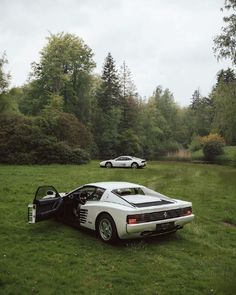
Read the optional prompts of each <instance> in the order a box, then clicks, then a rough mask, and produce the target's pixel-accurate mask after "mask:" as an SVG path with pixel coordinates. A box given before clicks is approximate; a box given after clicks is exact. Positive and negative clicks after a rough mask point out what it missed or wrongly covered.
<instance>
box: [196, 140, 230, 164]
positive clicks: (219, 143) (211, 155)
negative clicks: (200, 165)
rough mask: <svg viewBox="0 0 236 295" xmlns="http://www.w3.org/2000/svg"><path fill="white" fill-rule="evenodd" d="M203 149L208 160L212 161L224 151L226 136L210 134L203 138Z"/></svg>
mask: <svg viewBox="0 0 236 295" xmlns="http://www.w3.org/2000/svg"><path fill="white" fill-rule="evenodd" d="M201 142H202V150H203V154H204V157H205V159H206V160H209V161H212V160H214V159H215V158H216V156H218V155H221V154H223V153H224V150H223V148H224V145H225V141H224V138H223V137H221V136H220V135H219V134H209V135H208V136H203V137H202V138H201Z"/></svg>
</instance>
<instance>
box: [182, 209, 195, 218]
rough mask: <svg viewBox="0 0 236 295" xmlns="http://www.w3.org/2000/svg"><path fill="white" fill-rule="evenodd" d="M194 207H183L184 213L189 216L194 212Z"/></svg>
mask: <svg viewBox="0 0 236 295" xmlns="http://www.w3.org/2000/svg"><path fill="white" fill-rule="evenodd" d="M192 212H193V211H192V207H186V208H183V209H182V215H183V216H187V215H191V214H192Z"/></svg>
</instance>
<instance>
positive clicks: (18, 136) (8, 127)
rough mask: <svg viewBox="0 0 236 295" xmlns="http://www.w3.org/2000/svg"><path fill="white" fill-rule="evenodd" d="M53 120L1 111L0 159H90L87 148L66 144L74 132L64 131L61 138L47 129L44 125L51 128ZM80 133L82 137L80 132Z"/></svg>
mask: <svg viewBox="0 0 236 295" xmlns="http://www.w3.org/2000/svg"><path fill="white" fill-rule="evenodd" d="M71 116H72V115H71ZM50 123H51V122H49V121H47V120H46V119H45V118H36V120H35V119H31V118H28V117H25V116H23V115H19V114H6V115H2V116H1V117H0V163H10V164H30V163H31V164H33V163H64V164H69V163H76V164H83V163H87V162H88V161H89V154H88V152H86V151H85V150H83V149H81V148H80V147H79V145H78V144H77V145H76V144H74V146H69V145H68V144H66V142H69V141H70V136H71V134H64V137H63V139H64V141H62V139H61V138H60V137H59V136H58V138H57V137H56V136H55V134H54V133H49V132H47V131H48V130H47V129H46V128H45V125H46V126H47V127H48V128H49V126H50ZM57 126H58V125H57ZM73 131H76V129H73ZM56 135H58V134H56ZM77 136H78V138H79V134H77Z"/></svg>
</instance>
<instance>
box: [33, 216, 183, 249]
mask: <svg viewBox="0 0 236 295" xmlns="http://www.w3.org/2000/svg"><path fill="white" fill-rule="evenodd" d="M65 231H67V236H68V235H69V232H70V231H72V232H73V231H77V232H78V237H80V238H84V239H86V237H87V238H88V239H94V241H97V243H98V244H100V245H107V246H109V247H110V246H112V247H114V248H124V247H135V248H144V247H147V246H148V245H157V246H158V245H163V244H169V243H172V242H173V241H176V240H181V239H182V238H181V237H180V235H178V233H171V234H165V235H159V236H149V237H143V238H136V239H126V240H120V239H119V240H117V241H116V242H115V243H113V244H106V243H104V242H103V241H101V240H100V239H99V237H98V235H97V233H96V232H95V231H93V230H89V229H86V228H79V227H77V226H73V225H71V224H67V223H64V222H60V221H57V220H50V221H47V222H42V223H37V224H34V226H32V225H30V227H29V228H28V233H29V234H30V236H42V235H43V236H44V237H45V236H48V237H52V236H54V235H55V234H56V235H57V236H58V235H60V233H61V234H64V233H65ZM71 238H73V234H72V235H71Z"/></svg>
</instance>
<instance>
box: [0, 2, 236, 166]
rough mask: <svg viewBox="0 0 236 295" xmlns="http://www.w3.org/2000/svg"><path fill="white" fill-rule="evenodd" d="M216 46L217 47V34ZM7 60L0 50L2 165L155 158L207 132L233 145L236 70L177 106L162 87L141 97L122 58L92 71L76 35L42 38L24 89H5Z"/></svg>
mask: <svg viewBox="0 0 236 295" xmlns="http://www.w3.org/2000/svg"><path fill="white" fill-rule="evenodd" d="M226 2H229V3H231V2H232V3H233V2H235V0H229V1H226ZM226 4H227V3H226ZM229 9H232V7H230V8H229ZM233 9H234V10H235V6H234V7H233ZM234 22H235V19H234ZM234 34H235V32H234ZM222 35H223V33H222ZM217 42H218V43H217ZM215 44H216V45H217V46H218V47H217V46H216V48H215V52H217V50H218V49H219V48H220V39H219V37H218V39H216V40H215ZM224 45H225V44H224ZM222 46H223V45H222ZM230 46H231V45H230ZM221 48H222V47H221ZM233 54H235V51H233ZM223 55H224V53H223V54H222V53H219V57H222V56H223ZM223 57H224V56H223ZM233 61H234V62H235V60H233ZM7 62H8V61H7V57H6V54H5V53H3V54H2V55H1V56H0V114H1V116H0V162H2V163H85V162H87V161H88V160H89V158H109V157H114V156H118V155H121V154H129V155H136V156H140V157H144V158H147V159H157V158H159V157H160V156H163V155H164V154H166V153H167V152H170V151H176V150H178V149H180V148H188V147H189V146H190V145H191V142H192V141H194V138H196V136H206V135H208V134H210V133H218V134H219V135H221V136H222V137H223V138H224V139H225V141H226V143H227V144H228V145H235V144H236V76H235V71H234V70H233V69H227V70H221V71H220V72H219V73H216V75H217V82H216V84H215V85H212V91H211V93H210V94H209V96H208V97H203V96H202V95H201V93H200V92H199V90H195V91H193V95H192V98H191V103H190V105H189V106H188V107H185V108H181V107H180V106H178V104H177V103H176V102H175V101H174V97H173V94H172V93H171V91H170V90H169V89H163V88H162V87H161V86H157V87H156V89H155V90H154V91H153V95H152V96H151V97H149V98H147V99H145V100H143V99H142V98H141V97H140V96H139V95H138V93H137V90H136V87H135V85H134V82H133V80H132V76H131V72H130V70H129V68H128V67H127V65H126V63H125V62H124V63H123V64H122V65H121V67H120V68H119V69H118V68H117V66H116V64H115V61H114V59H113V57H112V55H111V53H108V55H107V57H106V58H105V61H104V66H103V70H102V73H101V75H95V74H94V69H95V66H96V65H95V62H94V60H93V52H92V50H91V48H89V47H88V46H87V45H86V44H85V43H84V41H83V40H82V39H80V38H79V37H78V36H75V35H73V34H69V33H63V32H62V33H58V34H51V35H50V36H49V37H48V38H47V44H46V46H45V47H44V48H43V49H42V50H41V52H40V60H39V62H38V63H32V67H31V73H30V74H29V80H28V81H27V83H26V84H25V85H23V86H22V87H17V88H9V84H10V74H8V73H7V72H6V71H5V68H4V66H5V65H6V64H7ZM234 62H233V64H234V65H235V63H234ZM183 87H184V83H183Z"/></svg>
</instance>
